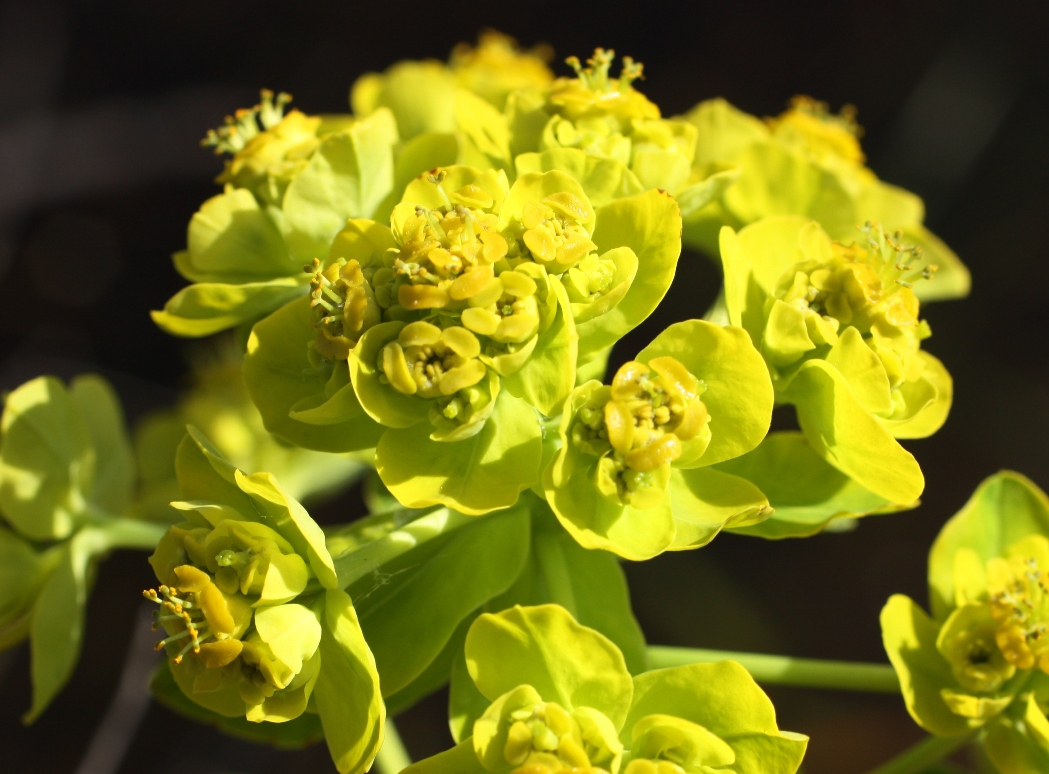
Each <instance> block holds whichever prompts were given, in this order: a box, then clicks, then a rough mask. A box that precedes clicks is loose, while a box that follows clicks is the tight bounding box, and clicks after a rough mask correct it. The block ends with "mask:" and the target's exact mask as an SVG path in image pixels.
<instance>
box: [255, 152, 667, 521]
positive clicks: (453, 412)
mask: <svg viewBox="0 0 1049 774" xmlns="http://www.w3.org/2000/svg"><path fill="white" fill-rule="evenodd" d="M583 167H584V168H583V169H582V170H581V171H584V172H585V171H586V170H585V164H584V165H583ZM590 171H591V172H592V173H593V174H590V175H589V176H587V177H585V179H584V181H583V182H580V181H577V180H576V179H575V178H574V177H572V176H571V175H569V174H567V173H566V172H563V171H558V170H551V171H547V172H536V173H528V174H524V175H522V176H521V177H519V178H518V180H517V182H515V183H514V184H513V185H512V186H510V185H508V183H507V179H506V176H505V174H503V173H502V172H497V171H495V170H488V171H487V172H481V171H479V170H477V169H474V168H472V167H465V166H455V167H449V168H447V169H442V170H439V171H437V172H435V173H433V174H428V175H424V176H422V177H420V178H418V179H417V180H415V181H414V182H412V183H411V184H410V185H409V186H408V187H407V189H406V190H405V194H404V198H403V199H402V201H401V202H400V204H398V205H397V206H396V207H395V208H394V209H393V214H392V217H391V227H389V228H387V227H386V226H382V225H379V224H377V223H375V222H372V221H363V220H351V221H349V223H348V224H347V225H346V227H345V228H344V229H343V230H342V231H341V232H340V233H339V234H338V235H337V236H336V238H335V239H334V241H333V243H332V245H331V248H330V250H329V257H328V260H327V261H326V262H325V263H322V262H320V261H315V262H314V266H313V272H314V274H313V280H312V283H311V287H312V291H311V295H310V298H309V299H308V300H307V299H302V300H298V301H294V302H292V303H291V304H289V305H287V306H286V307H284V308H283V309H281V310H278V312H276V313H275V314H273V315H271V316H270V317H269V318H267V319H265V320H263V321H262V322H260V323H259V324H258V325H256V326H255V328H254V330H253V332H252V336H251V338H250V340H249V342H248V358H247V361H246V368H245V377H246V380H247V384H248V389H249V391H250V393H251V394H252V396H253V399H254V401H255V403H256V405H257V406H258V407H259V409H260V411H261V412H262V415H263V419H264V421H265V422H266V425H267V427H268V428H269V429H270V430H271V431H272V432H274V433H276V434H278V435H280V436H283V437H284V438H286V439H287V440H289V441H292V442H294V443H297V444H299V445H302V446H306V447H308V448H316V449H322V450H327V451H339V450H343V451H345V450H351V449H362V448H367V447H370V446H373V445H374V446H376V466H377V468H378V470H379V473H380V475H381V476H382V478H383V481H384V483H385V484H386V486H387V487H389V489H390V490H391V491H392V492H393V494H394V495H395V496H396V497H397V498H398V499H399V500H400V501H401V502H402V503H403V504H405V505H407V506H410V507H425V506H429V505H434V504H446V505H450V506H453V507H455V508H457V509H458V510H460V511H464V512H467V513H483V512H486V511H490V510H493V509H496V508H501V507H507V506H509V505H512V504H513V503H514V501H516V499H517V496H518V493H519V492H521V491H522V490H523V489H525V488H527V487H529V486H531V485H533V484H534V483H535V482H536V480H537V478H538V475H539V463H540V453H541V430H540V425H539V418H538V416H537V413H536V410H538V412H540V413H542V414H545V415H548V416H550V415H555V414H556V413H558V411H559V410H560V407H561V405H562V404H563V402H564V401H565V399H566V398H567V396H568V394H569V392H570V391H571V390H572V388H573V387H574V385H575V379H576V365H577V363H578V362H586V361H589V360H591V359H595V358H599V357H601V356H603V355H605V354H606V353H607V349H608V348H609V347H610V346H611V345H612V344H613V343H614V342H615V341H616V340H617V339H619V338H620V337H621V336H622V335H623V334H625V333H626V332H628V331H629V330H631V329H632V328H633V327H634V326H636V325H637V324H638V323H640V322H641V321H642V320H643V319H644V318H645V317H647V316H648V315H649V314H650V313H651V311H652V310H653V309H654V308H655V306H656V304H658V302H659V300H660V299H661V298H662V296H663V295H664V294H665V293H666V290H667V288H668V287H669V284H670V280H671V279H672V277H673V273H674V267H675V265H676V261H677V256H678V253H679V251H680V241H679V234H678V224H679V223H680V220H679V218H678V216H677V207H676V205H675V204H674V202H673V200H672V199H670V198H669V197H668V196H666V195H663V194H659V193H657V192H654V191H653V192H649V193H644V194H639V195H636V196H631V197H627V198H620V199H617V200H615V201H610V203H608V204H606V205H605V206H602V207H594V206H593V205H592V204H591V201H590V199H589V196H588V193H587V188H589V189H591V190H593V191H595V193H596V194H597V195H598V196H602V195H603V192H607V183H608V179H609V177H608V175H607V174H603V173H600V172H595V171H594V170H593V169H591V170H590ZM623 171H625V170H620V172H623ZM613 177H614V175H613ZM621 177H622V175H620V178H621ZM604 199H605V200H610V199H611V197H608V196H607V195H606V194H605V195H604Z"/></svg>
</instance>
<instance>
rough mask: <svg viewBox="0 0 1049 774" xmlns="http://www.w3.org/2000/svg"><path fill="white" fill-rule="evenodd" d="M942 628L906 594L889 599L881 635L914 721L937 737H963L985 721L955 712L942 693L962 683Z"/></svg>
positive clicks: (883, 611)
mask: <svg viewBox="0 0 1049 774" xmlns="http://www.w3.org/2000/svg"><path fill="white" fill-rule="evenodd" d="M939 633H940V627H939V625H937V624H936V623H934V622H933V621H932V619H930V618H929V616H927V615H926V614H925V611H923V610H922V609H921V608H920V607H918V606H917V605H916V604H914V602H913V601H911V600H910V599H909V598H908V597H905V596H903V595H902V594H894V595H893V596H891V597H890V598H889V601H888V602H887V603H886V604H885V607H884V608H883V609H882V611H881V636H882V641H883V642H884V644H885V652H886V653H887V654H888V655H889V661H891V662H892V666H893V668H895V670H896V674H897V676H898V677H899V678H900V688H901V690H902V691H903V700H904V702H905V703H906V704H907V711H908V712H910V714H911V717H913V718H914V721H915V722H916V723H917V724H918V725H919V726H921V727H922V728H924V729H925V730H926V731H928V732H929V733H931V734H936V735H937V736H961V735H962V734H966V733H968V732H969V731H971V730H972V729H973V728H976V727H977V726H979V725H980V723H981V722H982V721H977V720H972V719H967V718H963V717H962V716H960V715H955V714H954V713H953V712H951V710H950V708H949V707H948V706H947V704H946V703H945V702H944V700H943V696H942V694H941V693H940V692H941V691H942V690H944V689H948V690H957V688H958V684H957V682H956V680H955V679H954V675H953V674H952V673H951V667H950V664H948V663H947V659H945V658H944V657H943V656H942V655H940V651H939V650H937V648H936V638H937V637H938V636H939Z"/></svg>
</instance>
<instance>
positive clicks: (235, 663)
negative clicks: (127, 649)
mask: <svg viewBox="0 0 1049 774" xmlns="http://www.w3.org/2000/svg"><path fill="white" fill-rule="evenodd" d="M176 464H177V468H178V474H179V483H180V484H181V487H182V492H183V495H184V496H185V498H186V499H185V500H183V501H179V502H176V503H174V504H173V505H174V506H175V507H176V508H177V509H178V510H180V511H181V512H182V513H183V515H184V517H185V521H183V522H181V523H179V524H175V525H173V526H172V527H171V528H170V529H169V530H168V532H167V534H166V535H165V536H164V537H163V539H162V540H161V541H160V543H159V545H158V546H157V549H156V551H155V552H154V554H153V555H152V556H151V557H150V564H151V565H152V567H153V570H154V573H155V574H156V577H157V580H158V581H159V582H160V585H159V586H158V587H157V588H156V589H149V590H147V591H146V592H144V595H145V597H146V598H147V599H149V600H151V601H153V602H156V603H158V605H159V610H158V611H157V612H156V614H155V619H156V622H157V625H158V628H163V629H164V631H165V633H166V635H167V636H166V637H165V638H164V639H163V640H162V641H161V642H160V643H158V645H157V649H158V650H166V652H167V654H168V657H169V663H168V666H169V667H170V669H171V673H172V676H173V677H174V679H175V682H176V684H177V685H178V686H179V688H181V690H182V691H183V693H184V694H185V695H186V696H187V697H188V698H189V699H191V700H192V701H194V702H195V703H197V704H199V705H200V706H202V707H204V708H206V709H207V710H210V711H211V712H214V713H217V714H218V715H222V716H225V717H244V718H246V719H247V720H249V721H253V722H263V721H268V722H275V723H281V722H286V721H290V720H294V719H295V718H297V717H298V716H300V715H301V714H302V713H303V712H305V711H307V709H308V708H309V709H312V710H314V711H317V712H319V714H320V718H321V723H322V725H323V727H324V731H325V736H326V738H327V740H328V745H329V748H330V750H331V752H332V756H333V758H334V760H335V762H336V765H337V767H338V768H339V770H340V771H343V772H349V771H354V772H356V771H364V770H366V769H367V768H368V766H370V763H371V760H372V758H373V757H374V755H375V753H376V751H377V749H378V743H379V740H380V739H381V734H382V730H381V729H382V724H383V721H384V714H385V713H384V708H383V704H382V699H381V696H380V692H379V678H378V673H377V672H376V671H375V662H374V659H373V657H372V654H371V651H370V650H369V649H368V647H367V644H366V643H365V642H364V637H363V635H362V634H361V631H360V626H359V625H358V624H357V618H356V615H355V613H354V612H353V605H352V602H351V601H350V598H349V596H348V595H347V594H346V593H345V592H344V591H342V590H341V589H340V588H339V587H338V582H337V579H336V575H335V569H334V564H333V562H332V558H331V556H330V554H329V553H328V550H327V548H326V546H325V540H324V533H323V532H322V530H321V528H320V527H319V526H318V525H317V524H316V522H314V521H313V520H312V519H311V518H310V516H309V514H308V513H307V512H306V511H305V509H303V507H302V506H301V505H300V504H299V503H298V502H296V501H295V500H294V499H292V498H291V497H289V496H287V495H286V494H285V493H284V492H283V491H282V490H281V489H280V486H279V485H278V484H277V482H276V480H275V479H274V478H273V477H272V476H271V475H270V474H268V473H255V474H252V475H245V474H244V473H242V472H241V471H239V470H237V469H236V468H235V467H233V466H232V465H230V464H229V463H228V462H226V461H225V460H224V459H223V458H222V457H221V456H220V455H219V453H218V452H217V450H216V449H215V448H214V447H213V446H211V444H210V443H209V442H208V441H207V439H205V438H204V437H203V436H202V435H200V433H199V432H198V431H196V430H195V429H194V428H192V427H190V428H189V434H188V435H187V436H186V437H185V438H184V439H183V441H182V443H181V445H180V446H179V450H178V457H177V462H176ZM336 697H338V698H337V699H336Z"/></svg>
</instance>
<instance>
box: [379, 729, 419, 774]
mask: <svg viewBox="0 0 1049 774" xmlns="http://www.w3.org/2000/svg"><path fill="white" fill-rule="evenodd" d="M375 763H376V764H377V765H378V766H379V771H380V773H381V774H400V772H402V771H404V770H405V769H406V768H408V767H409V766H411V765H412V758H411V756H410V755H408V751H407V750H406V749H405V747H404V742H402V741H401V735H400V734H398V733H397V726H395V725H394V724H393V721H392V720H390V719H389V718H386V729H385V735H384V736H383V740H382V747H380V748H379V754H378V755H376V756H375Z"/></svg>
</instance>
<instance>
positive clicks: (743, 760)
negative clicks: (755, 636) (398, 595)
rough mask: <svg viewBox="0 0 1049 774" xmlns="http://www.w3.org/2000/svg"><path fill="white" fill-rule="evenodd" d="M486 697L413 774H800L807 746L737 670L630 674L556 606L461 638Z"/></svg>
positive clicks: (490, 618) (484, 622)
mask: <svg viewBox="0 0 1049 774" xmlns="http://www.w3.org/2000/svg"><path fill="white" fill-rule="evenodd" d="M465 654H466V666H467V669H468V670H469V675H470V678H471V679H472V682H473V684H474V686H476V691H477V692H478V696H479V697H483V698H482V699H481V701H480V702H479V703H478V704H477V706H476V711H475V713H474V714H473V716H472V717H470V718H469V721H468V723H467V727H468V728H471V729H472V735H466V736H465V738H463V739H462V740H461V741H460V742H459V744H458V746H456V747H455V748H453V749H452V750H449V751H448V752H445V753H441V754H439V755H436V756H434V757H432V758H428V759H426V760H424V761H420V762H419V763H416V764H413V765H412V766H411V767H410V768H409V769H407V771H409V772H411V773H412V774H416V772H434V773H435V774H440V772H477V774H481V772H491V773H492V774H498V773H499V772H519V773H520V774H524V773H525V772H536V774H541V773H545V772H557V771H563V770H565V769H584V770H589V771H591V772H595V774H596V773H597V772H606V773H607V774H618V773H619V772H620V771H624V772H632V774H647V772H655V771H659V772H665V773H666V774H680V773H681V772H697V773H704V774H705V773H708V772H709V773H711V774H712V773H713V772H715V771H726V772H734V774H749V773H750V772H753V773H754V774H757V772H763V773H768V774H780V773H783V774H786V773H787V772H795V771H797V769H798V766H799V765H800V763H801V758H802V756H803V755H804V752H805V746H806V744H807V739H806V738H805V737H803V736H800V735H797V734H790V733H788V732H781V731H779V730H778V729H777V728H776V721H775V712H774V710H773V708H772V704H771V703H770V702H769V700H768V698H767V697H766V696H765V695H764V693H762V691H761V689H760V688H758V687H757V685H756V684H755V683H754V682H753V680H751V678H750V676H749V675H748V674H747V673H746V671H745V670H744V669H743V668H742V667H740V666H739V665H738V664H735V663H732V662H722V663H720V664H703V665H694V666H689V667H680V668H677V669H665V670H659V671H656V672H649V673H646V674H642V675H639V676H638V677H634V678H631V676H630V673H629V672H628V671H627V669H626V665H625V663H624V661H623V656H622V654H621V653H620V652H619V649H618V648H616V646H615V645H614V644H612V642H610V641H609V640H608V639H606V638H605V637H604V636H602V635H601V634H599V633H598V632H596V631H594V630H593V629H589V628H587V627H584V626H580V625H579V624H578V623H576V621H575V620H574V619H573V618H572V616H571V615H569V614H568V613H567V611H565V610H564V608H562V607H560V606H557V605H542V606H537V607H520V606H515V607H513V608H511V609H509V610H505V611H503V612H501V613H497V614H494V615H492V614H485V615H482V616H480V617H479V618H478V619H477V620H476V621H475V622H474V623H473V625H472V626H471V627H470V630H469V633H468V634H467V636H466V642H465Z"/></svg>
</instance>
